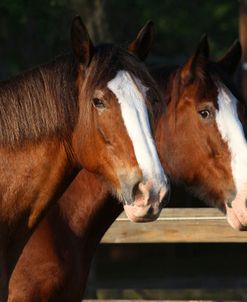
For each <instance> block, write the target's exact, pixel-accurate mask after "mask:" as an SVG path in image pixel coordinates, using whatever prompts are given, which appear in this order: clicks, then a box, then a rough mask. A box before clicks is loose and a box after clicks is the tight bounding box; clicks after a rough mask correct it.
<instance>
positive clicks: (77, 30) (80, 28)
mask: <svg viewBox="0 0 247 302" xmlns="http://www.w3.org/2000/svg"><path fill="white" fill-rule="evenodd" d="M71 45H72V50H73V53H74V55H75V56H76V58H77V59H78V61H79V62H80V64H81V65H83V67H87V66H88V65H89V63H90V61H91V59H92V56H93V43H92V41H91V39H90V37H89V34H88V31H87V29H86V27H85V25H84V24H83V22H82V20H81V18H80V17H79V16H77V17H75V18H74V19H73V21H72V26H71Z"/></svg>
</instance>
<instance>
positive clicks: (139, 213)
mask: <svg viewBox="0 0 247 302" xmlns="http://www.w3.org/2000/svg"><path fill="white" fill-rule="evenodd" d="M161 209H162V207H160V206H154V205H147V206H138V205H136V204H135V203H133V204H125V205H124V211H125V213H126V215H127V217H128V218H129V220H130V221H132V222H151V221H154V220H157V218H158V217H159V215H160V212H161Z"/></svg>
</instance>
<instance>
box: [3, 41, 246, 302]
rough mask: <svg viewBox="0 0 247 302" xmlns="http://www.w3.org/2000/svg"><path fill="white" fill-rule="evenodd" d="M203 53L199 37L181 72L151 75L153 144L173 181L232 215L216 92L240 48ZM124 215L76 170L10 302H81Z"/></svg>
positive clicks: (23, 264) (26, 257)
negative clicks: (218, 55) (215, 56)
mask: <svg viewBox="0 0 247 302" xmlns="http://www.w3.org/2000/svg"><path fill="white" fill-rule="evenodd" d="M208 52H209V51H208V44H207V40H206V38H204V39H202V41H201V42H200V44H199V46H198V48H197V50H196V52H195V54H194V55H192V56H191V57H190V58H189V59H188V61H187V62H186V63H185V64H184V65H183V66H182V67H174V68H170V69H164V68H160V69H158V70H155V71H154V76H155V78H156V80H157V82H158V83H159V86H160V88H161V89H162V90H163V92H164V99H163V101H162V102H161V103H157V107H158V108H157V111H158V113H159V114H161V115H160V116H158V117H156V139H157V145H158V147H159V148H158V151H159V153H160V157H161V159H162V164H163V165H164V166H165V168H166V171H168V172H169V174H170V177H171V179H172V180H174V181H181V182H183V183H185V184H186V185H187V186H189V187H191V190H192V192H194V193H195V194H196V195H197V196H199V197H202V198H204V199H205V200H206V201H207V202H208V203H210V204H212V205H214V206H217V207H219V208H220V209H221V210H225V209H226V208H228V206H227V203H228V201H230V202H231V201H232V200H234V201H233V202H232V206H233V208H232V210H234V207H235V203H236V204H237V202H238V201H237V200H235V195H236V194H237V192H236V188H237V186H236V185H235V183H234V177H233V172H232V170H231V154H230V149H229V147H228V141H226V139H225V137H224V136H223V135H222V133H221V132H220V131H222V128H221V127H219V125H218V123H219V122H218V121H217V119H218V116H219V114H221V106H222V104H221V102H223V101H224V100H225V97H224V98H223V99H222V96H221V93H223V92H222V90H221V89H223V91H224V93H227V95H228V96H230V98H231V100H232V99H233V92H230V91H231V90H229V89H230V88H226V87H230V86H229V82H228V81H227V79H230V77H231V75H232V74H233V72H234V71H235V69H236V68H237V66H238V63H239V61H240V58H241V47H240V44H239V43H235V44H234V45H233V47H232V48H231V49H230V50H229V51H228V53H227V54H226V55H225V56H224V57H223V58H222V59H221V60H219V61H218V62H217V63H213V62H210V61H209V59H208V56H209V54H208ZM226 100H227V103H226V105H227V104H228V105H231V103H230V102H229V99H228V98H227V99H226ZM233 100H235V98H234V99H233ZM237 104H238V106H239V112H242V109H243V106H242V105H241V104H240V103H239V102H237ZM165 108H166V110H165ZM229 109H230V112H229V114H232V113H234V111H232V108H229ZM225 110H228V108H226V109H225ZM234 114H236V111H235V113H234ZM234 118H235V119H237V115H234ZM236 122H237V123H240V122H239V120H236ZM222 127H223V125H222ZM122 210H123V208H122V205H121V204H120V203H118V202H117V201H116V200H114V199H113V198H112V197H111V195H110V193H109V190H108V187H107V185H106V184H105V183H104V182H102V180H101V179H99V178H98V177H97V176H95V175H93V174H90V173H88V172H86V171H85V170H84V171H82V172H81V173H80V174H79V175H78V176H77V177H76V179H75V180H74V182H73V183H72V184H71V185H70V187H69V188H68V190H67V191H66V192H65V194H64V195H63V196H62V198H60V200H59V203H58V204H56V205H55V206H53V208H52V209H51V211H50V212H49V214H48V215H47V216H46V218H45V219H44V220H43V221H42V222H41V224H40V225H39V226H38V228H37V230H36V231H35V233H34V234H33V236H32V238H31V239H30V240H29V242H28V243H27V245H26V246H25V249H24V251H23V254H22V255H21V257H20V259H19V262H18V264H17V266H16V269H15V271H14V273H13V275H12V278H11V282H10V297H9V302H19V301H26V302H36V301H53V302H54V301H60V302H61V301H71V302H79V301H81V299H82V297H83V292H84V289H85V285H86V281H87V276H88V271H89V268H90V263H91V259H92V256H93V254H94V251H95V248H96V247H97V245H98V243H99V241H100V239H101V238H102V236H103V234H104V232H105V231H106V230H107V229H108V227H109V226H110V225H111V223H112V222H113V221H114V220H115V219H116V218H117V216H118V215H119V214H120V213H121V211H122ZM227 211H228V210H227Z"/></svg>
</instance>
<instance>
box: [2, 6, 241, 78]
mask: <svg viewBox="0 0 247 302" xmlns="http://www.w3.org/2000/svg"><path fill="white" fill-rule="evenodd" d="M76 14H79V15H81V17H82V19H83V21H84V22H85V23H86V25H87V26H88V29H89V32H90V34H91V36H92V39H93V41H94V42H95V43H99V42H102V41H104V42H106V41H114V42H117V43H119V44H121V45H126V44H127V42H128V41H130V40H131V39H133V38H134V36H135V35H136V33H137V31H138V30H139V29H140V27H141V26H142V25H143V24H144V23H145V22H146V21H147V20H149V19H152V20H153V21H155V23H156V39H155V45H154V48H153V51H152V56H151V58H150V60H151V61H153V62H165V63H174V62H176V63H177V62H181V61H183V60H184V58H185V57H186V56H187V55H189V54H190V53H191V52H192V51H193V50H194V48H195V46H196V44H197V43H198V41H199V39H200V36H201V35H202V34H203V33H208V35H209V38H210V45H211V49H212V53H213V55H214V56H220V55H221V54H222V53H223V52H224V51H225V50H226V49H227V48H228V47H229V45H230V44H231V43H232V42H233V41H234V40H235V39H236V38H237V37H238V14H239V1H236V0H217V1H216V0H155V1H154V0H153V1H150V0H125V1H116V0H35V1H34V0H33V1H30V0H1V2H0V58H1V59H0V79H3V78H7V77H9V76H11V75H14V74H16V73H18V72H20V71H22V70H24V69H26V68H29V67H31V66H33V65H37V64H40V63H42V62H46V61H47V60H50V59H51V58H52V57H54V56H56V55H58V54H59V53H62V52H65V51H67V50H68V49H69V47H70V45H69V31H70V23H71V19H72V17H73V16H74V15H76Z"/></svg>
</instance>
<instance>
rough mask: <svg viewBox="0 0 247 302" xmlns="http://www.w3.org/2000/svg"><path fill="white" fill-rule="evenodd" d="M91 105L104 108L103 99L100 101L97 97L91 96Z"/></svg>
mask: <svg viewBox="0 0 247 302" xmlns="http://www.w3.org/2000/svg"><path fill="white" fill-rule="evenodd" d="M93 105H94V107H95V108H99V109H103V108H105V104H104V101H102V100H100V99H98V98H93Z"/></svg>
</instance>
